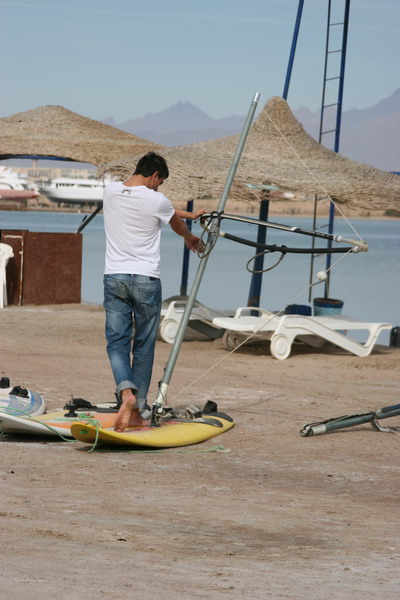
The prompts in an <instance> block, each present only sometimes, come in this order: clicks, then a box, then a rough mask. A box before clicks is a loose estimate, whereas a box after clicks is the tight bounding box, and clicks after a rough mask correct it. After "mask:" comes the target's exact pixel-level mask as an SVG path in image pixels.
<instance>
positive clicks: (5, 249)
mask: <svg viewBox="0 0 400 600" xmlns="http://www.w3.org/2000/svg"><path fill="white" fill-rule="evenodd" d="M12 256H14V252H13V249H12V247H11V246H9V245H8V244H3V243H0V308H4V307H5V306H7V285H6V284H7V281H6V267H7V263H8V261H9V259H10V258H11V257H12Z"/></svg>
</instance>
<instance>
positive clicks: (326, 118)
mask: <svg viewBox="0 0 400 600" xmlns="http://www.w3.org/2000/svg"><path fill="white" fill-rule="evenodd" d="M332 4H335V3H334V2H332V0H328V16H327V27H326V44H325V65H324V77H323V86H322V101H321V114H320V125H319V137H318V141H319V143H320V144H321V143H322V142H324V146H326V147H327V148H329V147H331V149H332V150H333V151H334V152H339V141H340V127H341V121H342V101H343V87H344V72H345V64H346V50H347V34H348V25H349V13H350V0H338V1H336V7H335V8H336V12H335V16H333V6H332ZM339 4H340V5H341V6H340V7H339V8H338V5H339ZM341 9H342V10H343V18H342V20H339V21H336V20H335V17H336V14H338V11H339V10H341ZM335 34H338V35H339V36H340V38H341V46H340V47H339V48H338V47H337V46H336V44H337V43H338V42H337V38H338V35H335ZM335 57H338V58H339V66H338V67H337V65H336V69H338V74H333V75H332V74H331V70H332V69H335V66H333V67H332V63H333V61H334V58H335ZM336 73H337V71H336ZM331 82H332V84H333V85H334V86H335V88H334V90H333V91H332V90H330V89H328V86H329V85H330V83H331ZM334 92H336V93H337V99H336V101H335V102H329V99H328V98H329V97H332V95H333V94H334ZM332 112H333V119H332ZM332 120H333V121H334V126H331V125H330V124H331V123H332ZM324 136H331V137H330V140H328V139H327V137H325V138H324ZM329 142H330V143H329ZM325 198H326V196H320V195H316V196H315V200H314V216H313V229H316V227H317V213H318V202H319V201H320V200H322V199H325ZM334 219H335V206H334V204H333V202H330V204H329V221H328V224H327V226H328V231H329V233H333V224H334ZM325 226H326V225H325ZM314 244H315V241H314V239H313V242H312V247H313V248H314ZM331 245H332V242H331V241H329V242H328V247H330V246H331ZM315 256H316V255H315V254H312V255H311V263H310V283H312V281H313V277H314V259H315ZM331 258H332V256H331V254H327V255H326V264H325V269H326V271H327V278H326V280H325V292H324V295H325V298H327V297H328V296H329V286H330V271H329V269H330V267H331ZM311 289H312V288H310V296H309V300H311Z"/></svg>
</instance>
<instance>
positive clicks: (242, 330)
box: [213, 307, 392, 360]
mask: <svg viewBox="0 0 400 600" xmlns="http://www.w3.org/2000/svg"><path fill="white" fill-rule="evenodd" d="M254 312H257V313H258V316H253V315H252V314H249V313H253V314H254ZM213 323H214V325H216V326H218V327H222V328H224V329H226V330H227V331H229V332H231V336H232V332H238V333H239V334H240V337H242V339H243V340H244V339H245V335H246V336H248V335H251V334H255V335H254V338H257V339H269V340H271V354H272V356H274V357H275V358H278V359H280V360H284V359H285V358H287V357H288V356H290V352H291V348H292V344H293V342H294V340H295V338H297V339H299V340H300V341H303V342H306V343H307V344H309V345H310V346H314V347H318V346H321V345H322V344H323V343H324V342H326V341H327V342H331V343H332V344H335V345H336V346H339V347H340V348H343V349H344V350H347V351H348V352H351V353H352V354H355V355H356V356H368V354H370V353H371V351H372V349H373V347H374V345H375V343H376V340H377V339H378V336H379V334H380V333H381V331H383V330H385V329H391V328H392V325H391V324H390V323H366V322H364V321H357V320H355V319H351V318H350V317H343V316H329V317H306V316H303V315H283V316H279V317H278V316H276V315H275V314H274V313H270V312H268V311H265V310H263V309H260V308H249V307H242V308H238V309H237V311H236V313H235V316H234V317H231V318H221V317H217V318H215V319H213ZM352 330H366V331H368V339H367V341H366V342H365V343H359V342H357V341H355V340H353V339H351V338H350V337H348V336H347V332H348V331H352ZM254 338H252V339H254ZM228 339H229V338H228ZM231 340H232V337H231ZM228 344H229V342H228ZM228 348H229V346H228Z"/></svg>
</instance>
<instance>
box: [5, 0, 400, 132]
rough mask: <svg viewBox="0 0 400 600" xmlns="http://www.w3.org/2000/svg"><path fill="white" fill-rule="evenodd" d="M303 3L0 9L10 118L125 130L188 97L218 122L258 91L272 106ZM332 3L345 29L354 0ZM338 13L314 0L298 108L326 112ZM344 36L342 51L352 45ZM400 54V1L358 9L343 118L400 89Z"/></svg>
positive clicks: (297, 81)
mask: <svg viewBox="0 0 400 600" xmlns="http://www.w3.org/2000/svg"><path fill="white" fill-rule="evenodd" d="M297 6H298V0H245V1H243V0H240V1H239V0H212V1H211V0H201V1H200V0H198V1H196V2H194V1H191V0H151V1H148V2H143V0H142V1H141V2H139V1H137V0H112V1H110V0H43V1H42V2H37V1H35V0H30V1H27V2H19V1H18V0H10V1H9V2H3V1H1V0H0V17H1V35H0V44H1V55H2V57H3V60H2V81H1V90H2V91H1V95H0V116H2V117H3V116H8V115H10V114H13V113H16V112H20V111H24V110H28V109H31V108H35V107H37V106H41V105H46V104H59V105H61V106H64V107H65V108H68V109H70V110H73V111H76V112H78V113H80V114H82V115H84V116H87V117H91V118H94V119H100V120H101V119H104V118H106V117H108V116H113V117H114V119H115V120H116V122H118V123H121V122H123V121H126V120H128V119H131V118H136V117H141V116H143V115H145V114H147V113H151V112H158V111H161V110H164V109H165V108H167V107H169V106H171V105H172V104H175V103H176V102H178V101H186V100H187V101H189V102H192V103H193V104H195V105H196V106H198V107H199V108H200V109H201V110H203V111H205V112H206V113H208V114H209V115H210V116H212V117H214V118H221V117H227V116H231V115H233V114H237V115H245V114H246V113H247V110H248V107H249V104H250V102H251V99H252V97H253V95H254V92H256V91H259V92H260V93H261V101H260V104H261V105H263V104H264V103H265V102H266V101H267V100H268V99H269V98H270V97H272V96H281V95H282V93H283V86H284V81H285V75H286V69H287V63H288V57H289V51H290V46H291V41H292V35H293V29H294V24H295V18H296V13H297ZM332 6H333V7H334V8H335V7H338V8H339V10H338V11H337V14H338V17H337V18H336V14H335V19H334V20H335V21H341V20H342V17H343V12H344V0H332ZM327 7H328V0H305V2H304V9H303V17H302V22H301V27H300V34H299V40H298V46H297V52H296V59H295V63H294V68H293V75H292V81H291V86H290V90H289V96H288V102H289V105H290V106H291V108H292V109H293V110H296V109H297V108H299V107H300V106H307V107H308V108H310V109H312V110H317V109H319V108H320V103H321V94H322V78H323V62H324V52H325V36H326V19H327ZM335 13H336V11H335ZM335 30H336V32H338V31H339V32H340V31H341V28H340V27H339V26H337V27H335ZM335 35H336V37H333V38H332V45H331V49H338V48H340V45H341V44H340V38H339V37H338V35H337V33H336V34H335ZM336 38H337V39H338V41H337V43H336V44H335V41H336ZM399 56H400V2H399V0H375V1H372V0H352V2H351V7H350V25H349V38H348V53H347V63H346V76H345V90H344V106H343V108H344V110H348V109H350V108H355V107H356V108H365V107H368V106H371V105H373V104H375V103H376V102H378V101H379V100H381V99H382V98H385V97H387V96H389V95H391V94H392V93H393V91H395V90H396V89H397V88H398V87H400V77H399V71H400V67H399ZM335 59H336V61H337V55H336V57H335V56H334V55H333V59H332V63H331V67H332V76H333V75H337V74H338V69H339V66H338V64H336V63H335V62H334V60H335ZM333 89H336V88H333ZM333 95H334V97H333V98H332V101H335V100H336V91H335V93H334V94H333Z"/></svg>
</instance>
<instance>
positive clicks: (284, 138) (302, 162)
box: [262, 108, 362, 240]
mask: <svg viewBox="0 0 400 600" xmlns="http://www.w3.org/2000/svg"><path fill="white" fill-rule="evenodd" d="M262 112H263V113H264V114H265V115H266V116H267V118H268V119H269V121H270V122H271V124H272V125H273V126H274V127H275V129H276V130H277V132H278V133H279V135H280V136H281V137H282V139H283V140H284V141H285V142H286V144H287V145H288V146H289V148H290V149H291V150H292V152H293V154H294V155H295V156H296V157H297V158H298V159H299V161H300V162H301V164H302V165H303V167H304V168H305V169H306V171H307V172H308V173H309V175H311V177H312V178H313V179H314V181H315V182H316V184H317V185H318V186H319V187H320V189H321V190H322V192H323V193H324V194H325V196H326V197H327V198H329V200H330V201H331V202H332V204H333V205H334V207H335V209H336V210H337V211H338V212H339V213H340V215H341V216H342V217H343V219H344V220H345V221H346V223H347V224H348V226H349V227H350V228H351V229H352V231H353V232H354V233H355V235H356V236H358V238H359V239H360V240H362V237H361V236H360V234H359V233H358V232H357V231H356V229H355V228H354V227H353V225H352V224H351V223H350V221H349V220H348V219H347V218H346V217H345V215H344V214H343V212H342V211H341V209H340V208H339V207H338V205H337V204H336V203H335V202H334V200H333V199H332V198H331V196H330V195H329V194H328V192H327V191H326V189H325V188H324V186H323V185H322V183H321V182H320V181H319V180H318V179H317V177H316V176H315V175H314V173H313V172H312V171H311V169H310V168H309V167H308V165H307V164H306V163H305V162H304V160H303V159H302V158H301V156H300V154H299V153H298V152H297V150H296V148H294V146H292V144H291V143H290V142H289V140H288V139H287V138H286V137H285V134H284V133H283V132H282V131H281V130H280V129H279V127H278V125H276V123H275V122H274V121H273V119H271V116H270V115H269V114H268V113H267V112H266V111H265V108H263V110H262Z"/></svg>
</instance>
